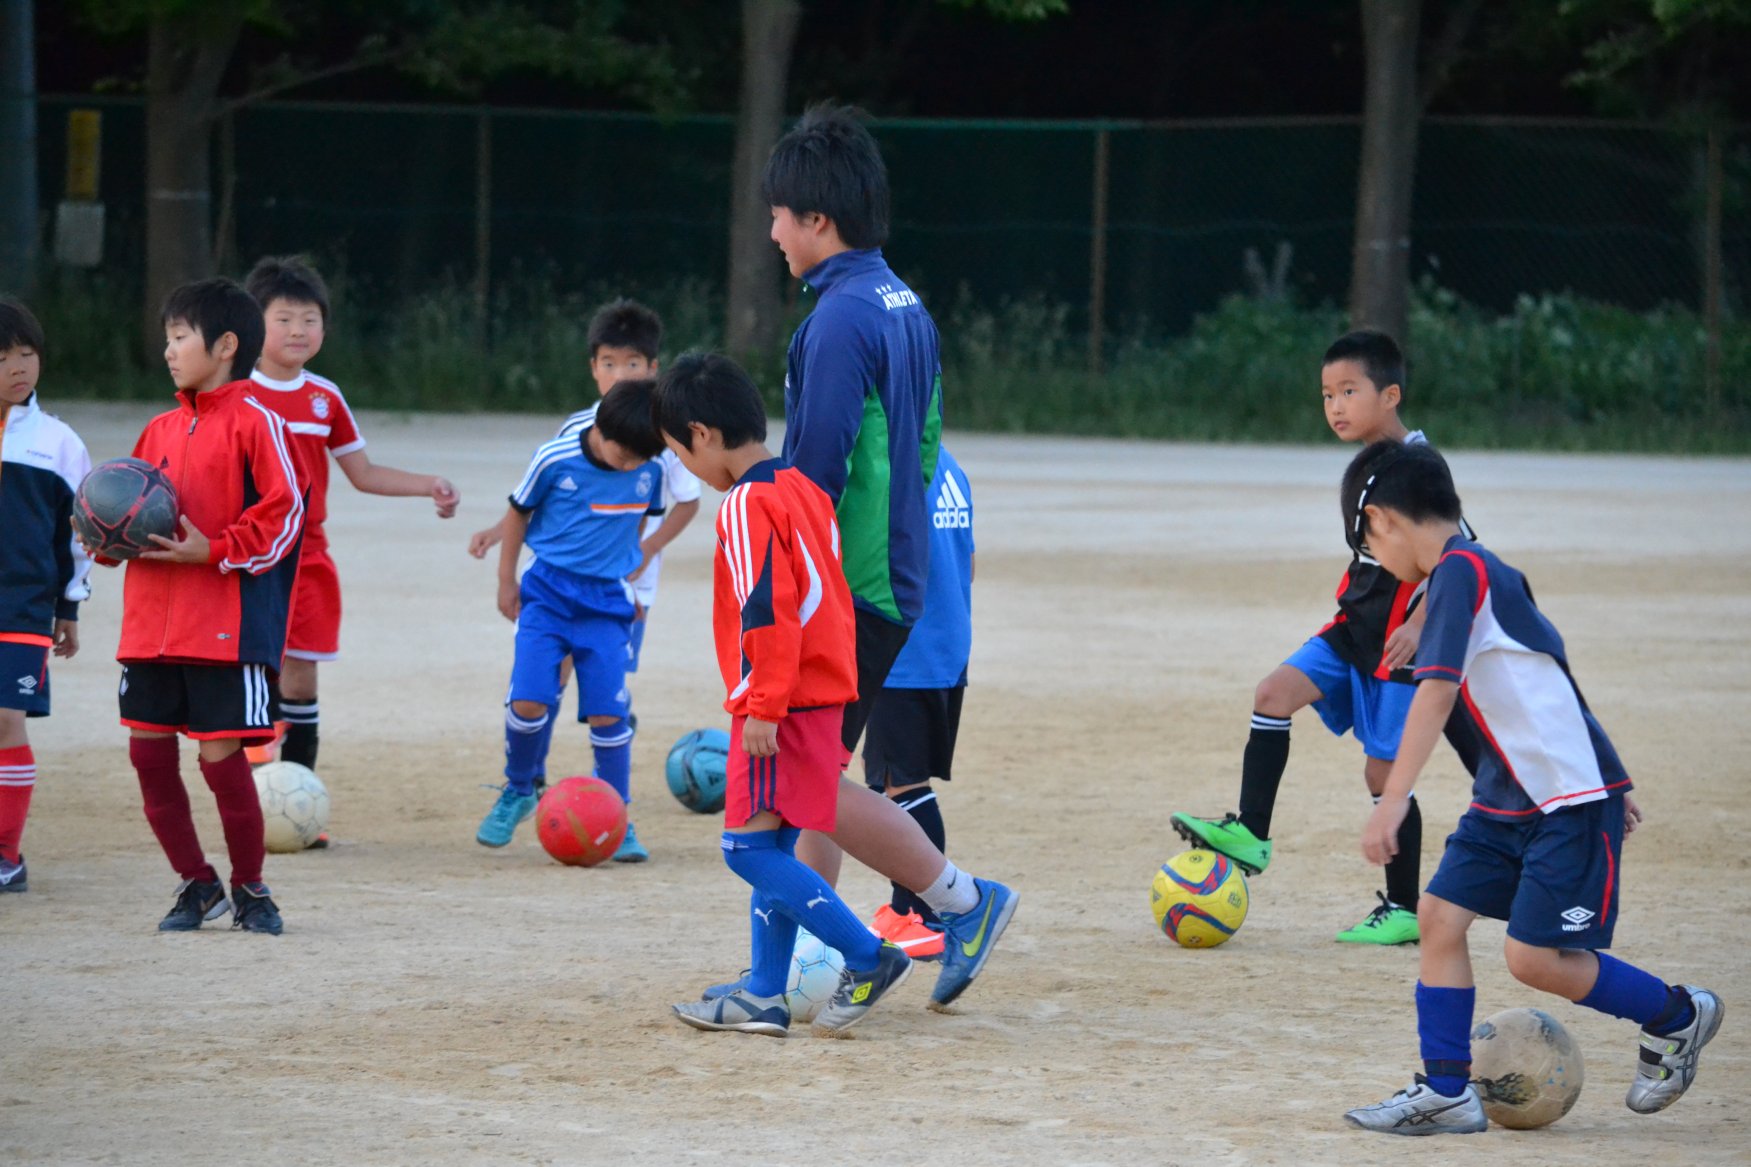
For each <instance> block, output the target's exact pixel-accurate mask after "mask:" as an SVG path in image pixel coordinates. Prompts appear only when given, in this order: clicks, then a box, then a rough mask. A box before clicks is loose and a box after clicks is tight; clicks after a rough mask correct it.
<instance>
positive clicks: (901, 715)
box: [863, 446, 974, 960]
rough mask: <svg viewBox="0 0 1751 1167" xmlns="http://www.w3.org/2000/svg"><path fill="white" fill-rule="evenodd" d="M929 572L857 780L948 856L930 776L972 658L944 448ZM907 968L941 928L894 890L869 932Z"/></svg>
mask: <svg viewBox="0 0 1751 1167" xmlns="http://www.w3.org/2000/svg"><path fill="white" fill-rule="evenodd" d="M928 498H929V499H930V574H929V575H928V576H927V577H926V582H925V595H924V614H923V615H922V616H920V617H919V618H918V623H917V624H915V625H913V627H912V635H911V636H909V637H907V638H906V647H905V648H903V649H901V650H900V655H899V658H898V659H896V660H895V661H894V667H893V668H892V669H891V670H890V671H889V672H888V679H887V681H886V682H885V683H884V684H883V685H882V690H881V693H880V695H879V696H877V697H876V700H875V705H874V708H872V709H871V710H870V714H869V726H868V728H867V730H866V731H865V736H864V744H863V780H864V782H865V783H866V784H867V785H868V786H869V788H870V789H871V790H874V791H877V792H878V793H881V794H884V795H886V796H887V797H888V798H889V799H892V800H893V802H894V804H895V805H897V806H898V807H900V809H901V810H904V811H905V812H906V813H907V814H909V815H911V816H912V818H913V820H914V821H915V822H917V824H918V825H919V826H920V827H922V828H923V829H924V833H925V834H926V835H927V836H929V838H930V841H931V843H932V844H933V845H934V846H935V847H936V849H937V850H939V851H942V852H943V853H945V854H946V853H947V852H948V832H947V829H946V828H945V827H944V826H943V821H942V808H941V806H940V804H939V803H938V802H937V798H936V791H934V790H932V789H931V788H930V780H931V779H932V778H941V779H942V780H943V781H944V782H947V781H948V780H949V779H950V778H951V777H952V774H951V773H950V771H951V768H952V767H953V765H954V757H955V738H956V737H957V736H958V735H959V733H960V727H961V701H962V698H963V697H965V696H966V692H967V660H968V658H969V657H970V656H971V655H972V650H973V551H974V547H973V487H972V484H971V483H970V482H969V481H968V479H967V475H966V472H965V471H963V470H962V469H961V467H960V464H959V463H957V462H956V461H955V460H954V458H953V457H952V456H951V455H950V454H949V452H948V447H947V446H943V447H942V448H941V449H940V450H939V451H938V453H937V458H936V477H935V478H933V479H932V480H931V483H930V492H929V495H928ZM870 927H871V928H872V929H873V930H874V931H875V933H876V935H878V936H881V937H883V938H884V939H887V940H890V941H892V942H893V943H895V944H897V945H899V946H900V948H901V949H903V950H904V951H905V953H906V955H907V956H910V957H912V958H913V959H914V960H932V959H935V958H937V957H940V956H941V955H942V949H943V932H942V922H941V921H940V920H939V919H938V918H937V915H936V913H935V912H933V911H931V910H930V905H929V904H927V903H925V902H924V901H923V899H921V898H920V897H919V896H918V895H916V894H915V893H914V892H912V891H911V890H909V889H907V888H905V887H902V886H901V885H900V884H898V883H895V884H893V895H892V898H891V899H890V900H889V902H888V903H886V904H884V905H883V906H882V907H881V908H879V909H877V911H876V916H875V922H874V923H872V924H871V925H870Z"/></svg>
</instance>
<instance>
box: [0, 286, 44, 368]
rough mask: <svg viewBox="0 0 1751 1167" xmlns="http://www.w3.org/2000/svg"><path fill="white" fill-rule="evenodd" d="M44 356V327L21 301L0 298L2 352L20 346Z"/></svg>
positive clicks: (0, 349)
mask: <svg viewBox="0 0 1751 1167" xmlns="http://www.w3.org/2000/svg"><path fill="white" fill-rule="evenodd" d="M21 345H22V346H23V347H25V348H28V349H35V350H36V355H37V356H39V357H40V356H42V355H43V326H42V325H41V324H40V323H38V322H37V318H36V316H35V314H34V313H32V312H31V310H30V309H29V308H26V307H25V306H24V302H23V301H21V300H14V299H13V298H12V297H11V296H0V352H5V351H6V350H8V349H15V348H18V347H19V346H21Z"/></svg>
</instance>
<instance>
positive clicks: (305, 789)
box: [255, 762, 328, 854]
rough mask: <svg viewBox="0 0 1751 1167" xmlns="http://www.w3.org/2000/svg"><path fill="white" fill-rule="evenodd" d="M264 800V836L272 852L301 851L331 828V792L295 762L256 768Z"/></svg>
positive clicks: (262, 804)
mask: <svg viewBox="0 0 1751 1167" xmlns="http://www.w3.org/2000/svg"><path fill="white" fill-rule="evenodd" d="M255 792H256V794H258V795H260V796H261V819H262V827H263V835H264V837H265V838H266V841H267V848H268V850H269V851H273V852H276V853H278V854H285V853H287V852H290V851H302V850H304V848H306V847H308V846H310V844H312V843H314V842H316V837H317V836H318V835H320V834H322V832H323V831H324V830H325V829H326V828H327V827H328V788H327V787H326V786H324V785H323V784H322V779H320V778H318V777H317V776H316V775H315V774H313V773H312V772H311V771H310V768H309V767H308V766H300V765H299V764H298V763H296V762H269V763H267V764H266V765H264V766H257V767H256V768H255Z"/></svg>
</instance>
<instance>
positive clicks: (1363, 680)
mask: <svg viewBox="0 0 1751 1167" xmlns="http://www.w3.org/2000/svg"><path fill="white" fill-rule="evenodd" d="M1283 663H1284V664H1286V665H1289V666H1291V667H1293V668H1296V669H1300V670H1301V671H1302V672H1303V673H1305V674H1306V675H1307V679H1308V680H1310V681H1312V682H1313V684H1314V687H1315V688H1317V689H1318V690H1319V692H1320V698H1319V700H1318V701H1315V702H1314V703H1313V708H1314V709H1315V710H1316V711H1317V712H1318V713H1319V717H1320V720H1321V721H1323V722H1325V725H1326V728H1327V729H1329V730H1331V731H1332V732H1333V733H1335V734H1337V735H1338V736H1339V737H1343V736H1344V734H1346V733H1348V732H1350V731H1351V730H1354V731H1355V733H1356V740H1357V741H1359V742H1361V743H1362V752H1363V753H1365V754H1367V755H1368V756H1369V757H1370V758H1379V759H1381V760H1382V761H1386V762H1390V761H1392V760H1393V759H1394V758H1396V757H1398V739H1399V738H1401V737H1403V736H1404V717H1405V714H1407V713H1409V712H1410V709H1411V698H1412V697H1415V696H1416V695H1417V687H1416V686H1415V685H1407V684H1405V683H1403V682H1402V681H1382V680H1381V679H1380V678H1379V677H1374V676H1368V675H1366V674H1364V673H1362V672H1361V671H1359V670H1358V669H1357V668H1356V667H1355V666H1354V665H1352V664H1350V662H1349V661H1347V660H1345V659H1344V658H1343V657H1341V656H1339V655H1338V653H1337V650H1336V649H1334V648H1333V647H1332V646H1331V645H1330V644H1328V643H1327V642H1326V641H1325V640H1324V639H1323V638H1321V637H1318V636H1315V637H1312V638H1311V639H1309V640H1308V642H1307V643H1306V644H1304V645H1302V646H1301V647H1300V648H1298V649H1296V650H1295V652H1294V654H1293V655H1292V656H1290V658H1289V659H1288V660H1286V661H1284V662H1283Z"/></svg>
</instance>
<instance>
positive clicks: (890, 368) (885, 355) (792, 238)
mask: <svg viewBox="0 0 1751 1167" xmlns="http://www.w3.org/2000/svg"><path fill="white" fill-rule="evenodd" d="M761 184H762V189H763V191H764V193H765V198H766V201H767V203H768V204H770V205H771V207H772V241H773V242H774V243H776V244H778V248H779V250H780V251H782V252H783V253H784V258H785V263H786V265H787V266H788V267H789V269H790V273H791V275H793V276H796V277H798V278H800V279H801V280H802V281H803V282H804V283H805V284H807V285H808V286H809V288H810V289H812V290H813V291H814V292H815V294H816V296H817V297H818V298H817V300H816V304H815V309H814V311H813V312H811V313H810V314H809V316H808V318H807V319H806V320H804V321H803V323H802V324H801V325H800V326H799V327H798V328H797V330H796V334H795V336H793V337H792V338H791V342H790V351H789V353H788V354H787V356H786V360H785V380H784V420H785V432H784V451H783V455H784V458H785V460H786V461H788V462H790V463H791V464H792V465H793V466H795V467H796V468H797V469H798V470H800V471H802V472H803V473H804V474H806V475H807V476H808V477H809V478H810V479H811V480H812V481H813V482H814V483H815V485H817V486H819V487H820V488H821V489H822V490H824V491H826V493H827V497H828V498H830V499H832V500H833V504H834V507H835V508H836V513H837V516H838V521H839V528H840V533H841V537H842V538H843V540H844V566H845V578H846V582H847V583H848V584H849V585H850V587H851V597H852V603H853V605H854V606H855V609H856V624H857V692H858V700H856V701H854V702H852V703H851V704H849V705H847V706H846V707H845V716H844V719H843V723H842V727H841V734H840V737H841V743H842V745H843V747H844V758H843V761H844V763H845V765H847V766H849V765H850V764H851V758H852V754H853V751H854V750H856V748H857V742H858V739H859V738H860V737H862V736H863V728H864V724H865V723H866V722H867V721H868V719H869V710H870V706H871V704H872V702H873V701H874V699H875V696H876V694H877V693H879V692H880V691H881V687H882V683H883V682H884V681H885V680H886V679H887V676H888V670H889V669H890V668H892V667H893V663H894V660H895V658H896V657H898V656H899V654H900V649H901V648H902V647H903V646H904V645H905V643H906V638H907V635H908V634H909V633H910V631H911V629H912V625H913V624H915V623H916V622H917V620H918V617H919V615H920V613H922V611H923V609H924V581H925V576H926V574H927V571H928V569H929V562H930V550H929V548H930V518H929V514H928V512H927V509H926V507H925V499H924V492H925V488H926V486H927V485H928V484H929V482H930V480H931V477H932V476H933V475H934V474H935V473H936V461H937V449H938V446H939V444H940V442H941V435H942V359H941V353H940V350H939V344H938V338H937V332H936V324H935V322H934V321H932V320H931V318H930V313H929V312H927V311H926V310H925V308H924V305H923V304H922V303H921V302H920V301H919V299H918V296H917V295H916V294H915V293H914V292H913V291H912V290H911V289H910V288H908V287H906V285H905V284H904V283H903V282H902V281H901V280H900V277H899V276H897V275H895V274H894V271H893V269H892V268H890V267H889V266H888V262H887V260H886V259H885V258H883V256H882V250H881V249H882V244H883V243H884V242H886V240H887V235H888V172H887V167H886V165H885V164H884V163H883V162H882V156H881V151H880V150H879V149H878V148H877V147H876V144H875V139H874V138H872V137H871V136H870V133H869V131H868V130H867V129H865V128H864V125H863V123H862V121H861V119H860V118H859V116H858V115H857V113H856V111H854V110H850V109H836V108H831V107H816V108H814V109H811V110H809V111H808V112H807V113H806V114H804V115H803V118H802V120H801V121H800V122H798V123H797V125H796V126H795V127H794V128H793V129H792V130H791V131H790V132H789V133H787V134H786V135H785V136H784V137H783V138H781V139H780V140H779V142H778V144H777V145H775V146H774V147H773V148H772V155H771V157H770V158H768V159H767V163H766V173H765V175H764V177H763V178H762V180H761ZM841 848H843V849H844V850H845V851H849V852H850V853H851V855H852V856H853V857H854V858H855V859H857V860H858V861H859V862H861V863H864V864H867V865H868V866H870V867H872V868H874V869H875V870H876V871H878V872H880V873H881V874H882V875H885V876H887V877H888V878H889V879H890V880H892V881H894V882H895V883H898V884H900V885H901V886H902V887H905V888H908V889H910V890H912V891H914V892H916V893H917V894H918V896H919V897H920V898H921V899H922V900H923V901H924V902H925V903H926V904H928V905H929V906H930V907H931V908H932V910H934V911H935V912H936V913H937V915H938V916H940V917H941V918H942V921H943V926H944V928H945V929H946V930H947V932H948V935H949V937H950V939H951V941H952V943H950V944H949V945H948V946H947V948H946V949H945V952H944V957H943V962H942V971H941V972H940V974H939V975H938V976H937V981H936V987H935V988H934V989H932V990H931V995H930V1000H931V1005H932V1007H936V1008H940V1007H942V1006H946V1005H947V1004H949V1003H950V1002H951V1001H953V1000H955V998H957V997H959V996H960V995H961V994H962V993H963V992H965V991H966V989H967V987H968V986H969V985H971V984H972V983H973V980H974V979H975V978H976V977H978V976H979V974H980V972H981V971H983V969H984V967H985V963H986V961H987V960H988V959H989V957H990V955H991V951H992V949H993V948H994V947H995V946H996V944H997V941H998V939H999V938H1000V937H1001V936H1002V935H1003V931H1004V929H1005V928H1006V927H1008V925H1009V920H1010V917H1012V916H1013V915H1014V914H1015V908H1016V904H1017V903H1018V902H1019V897H1018V896H1017V895H1016V893H1015V892H1014V891H1012V890H1011V889H1010V888H1008V887H1006V886H1005V885H1003V884H1001V883H998V882H997V881H996V880H988V879H976V878H974V877H973V876H971V875H970V874H968V873H966V872H963V871H961V870H959V869H958V868H956V867H955V865H954V864H953V863H950V862H948V860H947V859H946V858H945V857H944V856H943V854H942V852H941V851H940V850H938V849H937V848H936V847H935V846H934V845H933V844H932V843H931V841H930V838H929V836H928V835H927V834H926V833H925V831H924V829H923V828H922V827H921V826H920V825H919V824H918V823H917V822H916V821H915V820H913V819H912V818H911V817H909V816H908V815H907V814H906V812H905V811H903V810H901V809H900V808H899V807H897V806H896V805H895V804H894V803H893V802H891V801H889V800H888V799H886V798H883V797H882V796H881V795H879V794H876V793H874V792H873V791H871V790H868V789H867V788H865V787H864V786H863V785H862V784H860V783H855V782H852V781H850V780H849V779H843V780H842V781H841V782H840V791H839V807H838V826H837V829H836V830H835V831H834V832H833V833H832V835H831V836H828V835H826V834H823V833H820V832H816V831H805V832H804V833H803V837H802V841H801V843H800V844H799V845H798V847H797V857H798V858H800V859H803V860H804V861H805V862H807V863H808V864H809V866H811V867H813V868H814V869H815V870H816V871H818V872H820V873H821V874H822V875H823V876H824V877H825V878H826V879H827V880H828V881H829V882H836V881H837V879H838V875H839V864H840V859H841V850H840V849H841Z"/></svg>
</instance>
